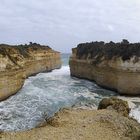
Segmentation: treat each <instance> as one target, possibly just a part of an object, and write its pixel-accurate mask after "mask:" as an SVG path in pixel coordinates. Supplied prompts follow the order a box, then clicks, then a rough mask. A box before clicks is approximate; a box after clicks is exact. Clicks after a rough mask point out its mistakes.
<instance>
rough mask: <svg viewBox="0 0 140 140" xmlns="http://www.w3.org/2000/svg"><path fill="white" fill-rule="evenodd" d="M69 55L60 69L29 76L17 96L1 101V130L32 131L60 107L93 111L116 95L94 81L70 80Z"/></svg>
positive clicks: (63, 58)
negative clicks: (105, 99)
mask: <svg viewBox="0 0 140 140" xmlns="http://www.w3.org/2000/svg"><path fill="white" fill-rule="evenodd" d="M69 56H70V54H63V55H62V61H63V66H62V68H61V69H57V70H54V71H52V72H50V73H39V74H37V75H36V76H33V77H29V78H28V79H27V80H26V81H25V84H24V86H23V88H22V89H21V90H20V91H19V92H18V93H17V94H16V95H14V96H12V97H10V98H9V99H7V100H6V101H3V102H0V130H3V131H13V130H14V131H20V130H27V129H31V128H34V127H36V126H37V125H39V124H40V123H41V122H44V121H45V120H46V119H47V118H49V117H51V116H53V114H54V113H55V112H57V111H58V110H59V109H60V108H63V107H71V106H75V107H82V108H90V109H94V108H96V107H97V106H98V103H99V101H100V100H101V99H102V98H104V97H109V96H112V95H117V93H115V92H113V91H109V90H105V89H103V88H100V87H99V86H97V85H96V84H95V83H93V82H90V81H87V80H82V79H78V78H73V77H70V70H69V66H68V59H69Z"/></svg>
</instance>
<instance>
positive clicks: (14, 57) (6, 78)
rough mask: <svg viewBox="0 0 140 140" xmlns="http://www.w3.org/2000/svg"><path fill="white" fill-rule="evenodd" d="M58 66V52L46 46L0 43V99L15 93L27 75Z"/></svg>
mask: <svg viewBox="0 0 140 140" xmlns="http://www.w3.org/2000/svg"><path fill="white" fill-rule="evenodd" d="M60 67H61V58H60V53H59V52H56V51H54V50H52V49H51V48H50V47H48V46H41V45H39V44H36V43H30V45H19V46H10V45H3V44H2V45H0V101H1V100H4V99H6V98H7V97H9V96H11V95H13V94H15V93H16V92H17V91H18V90H19V89H20V88H21V87H22V86H23V84H24V81H25V79H26V78H27V77H28V76H31V75H34V74H37V73H39V72H44V71H50V70H53V69H56V68H60Z"/></svg>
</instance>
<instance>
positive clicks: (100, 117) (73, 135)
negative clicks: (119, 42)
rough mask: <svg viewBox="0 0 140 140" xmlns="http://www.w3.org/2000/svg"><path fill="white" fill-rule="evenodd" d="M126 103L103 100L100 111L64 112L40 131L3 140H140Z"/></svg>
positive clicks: (139, 126)
mask: <svg viewBox="0 0 140 140" xmlns="http://www.w3.org/2000/svg"><path fill="white" fill-rule="evenodd" d="M128 114H129V107H128V104H127V102H126V101H123V100H120V99H117V98H115V97H112V98H110V99H103V100H102V101H101V102H100V104H99V110H86V109H76V108H69V109H62V110H60V111H59V112H58V113H56V114H55V115H54V117H52V118H50V119H49V120H47V122H46V123H45V124H42V126H41V127H38V128H34V129H32V130H29V131H24V132H2V133H1V134H0V137H1V140H28V139H30V140H38V139H40V140H66V139H67V140H93V139H94V140H140V124H139V123H137V122H136V121H135V120H133V119H131V118H130V117H129V116H128Z"/></svg>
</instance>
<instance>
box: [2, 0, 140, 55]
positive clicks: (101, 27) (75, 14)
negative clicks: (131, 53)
mask: <svg viewBox="0 0 140 140" xmlns="http://www.w3.org/2000/svg"><path fill="white" fill-rule="evenodd" d="M122 39H128V40H129V41H130V42H140V0H0V43H6V44H25V43H28V42H36V43H40V44H44V45H49V46H50V47H52V48H53V49H55V50H57V51H60V52H67V53H68V52H71V48H74V47H76V46H77V44H79V43H83V42H91V41H105V42H109V41H115V42H118V41H121V40H122Z"/></svg>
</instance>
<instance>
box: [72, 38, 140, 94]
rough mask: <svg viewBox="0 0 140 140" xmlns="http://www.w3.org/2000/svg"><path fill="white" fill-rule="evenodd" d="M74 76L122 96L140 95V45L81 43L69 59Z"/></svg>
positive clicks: (126, 43)
mask: <svg viewBox="0 0 140 140" xmlns="http://www.w3.org/2000/svg"><path fill="white" fill-rule="evenodd" d="M69 63H70V71H71V75H72V76H76V77H79V78H86V79H89V80H94V81H96V82H97V84H99V85H100V86H103V87H105V88H109V89H113V90H116V91H118V92H119V93H120V94H128V95H137V94H140V44H139V43H135V44H132V43H131V44H129V43H128V42H125V40H124V41H123V42H121V43H113V42H110V43H106V44H105V43H104V42H93V43H85V44H79V45H78V47H77V48H74V49H73V52H72V56H71V58H70V62H69Z"/></svg>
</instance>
